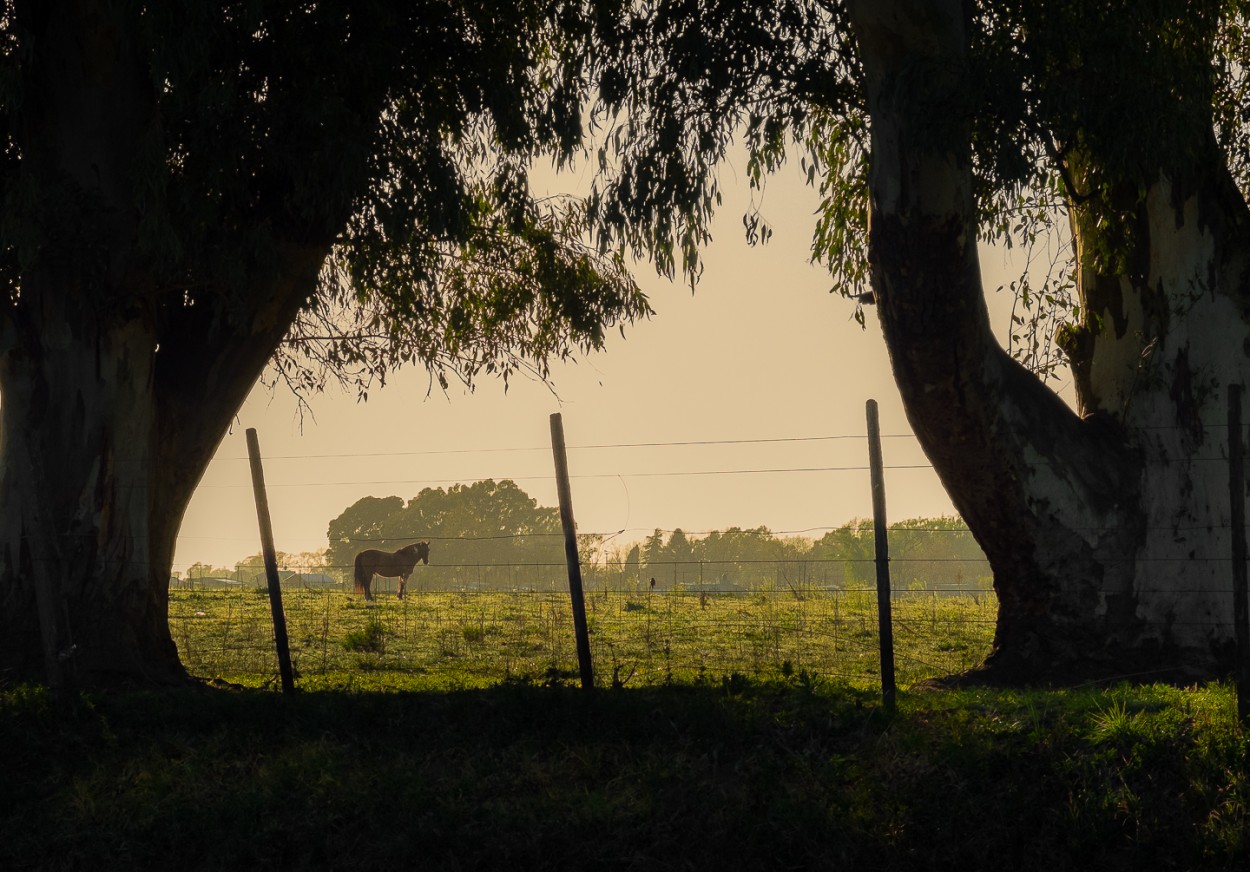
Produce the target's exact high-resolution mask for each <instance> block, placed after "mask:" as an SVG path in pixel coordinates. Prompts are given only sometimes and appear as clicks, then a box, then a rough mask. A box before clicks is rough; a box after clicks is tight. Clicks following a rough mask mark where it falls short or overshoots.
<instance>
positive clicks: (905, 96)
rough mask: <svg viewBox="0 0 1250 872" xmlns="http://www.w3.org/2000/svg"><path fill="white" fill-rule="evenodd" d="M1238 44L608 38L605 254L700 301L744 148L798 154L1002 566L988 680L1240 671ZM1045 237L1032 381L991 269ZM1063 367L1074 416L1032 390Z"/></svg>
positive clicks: (1157, 33)
mask: <svg viewBox="0 0 1250 872" xmlns="http://www.w3.org/2000/svg"><path fill="white" fill-rule="evenodd" d="M1246 25H1247V21H1246V15H1245V4H1243V3H1239V2H1219V0H1197V2H1181V0H1146V2H1143V0H1115V2H1087V0H1050V2H1048V0H1029V2H997V0H979V2H973V0H823V2H822V0H811V2H804V0H776V2H772V3H760V4H737V3H732V2H728V0H710V2H695V0H659V2H656V3H653V4H647V5H646V6H645V7H635V9H634V12H633V14H631V15H625V16H623V18H622V19H621V22H620V23H618V24H617V25H616V26H614V27H613V28H611V29H607V28H605V30H604V33H605V36H604V37H603V39H604V42H605V44H606V45H607V46H609V47H610V48H609V49H608V50H605V51H604V53H603V55H602V57H603V68H602V73H601V77H600V80H601V82H602V99H603V102H602V104H601V107H600V109H601V112H602V115H601V118H602V119H603V122H602V123H604V124H610V125H614V126H615V129H613V130H611V131H610V135H609V138H608V139H607V140H606V143H607V145H606V146H605V152H604V163H605V165H607V166H609V167H611V168H612V169H613V174H612V175H611V176H610V177H609V178H608V179H607V180H606V181H605V182H604V183H603V184H601V186H600V189H599V191H598V192H597V195H596V199H595V201H594V205H595V208H594V212H593V214H594V216H595V218H596V220H597V221H598V225H599V230H600V233H601V240H602V241H603V242H604V244H606V245H609V246H610V245H613V244H619V243H621V242H624V243H626V244H629V245H633V246H636V247H638V248H639V249H641V250H646V251H649V252H650V253H652V254H654V255H655V256H656V257H657V260H658V262H659V263H660V265H661V267H662V268H664V269H668V270H670V271H671V270H674V269H676V268H677V266H678V264H681V266H683V267H684V268H685V269H686V270H688V271H689V272H690V273H691V274H692V275H697V271H698V264H697V255H698V245H699V244H700V243H701V242H702V241H703V239H704V238H705V235H706V227H707V220H708V216H709V215H710V214H711V212H712V210H713V209H714V207H715V205H716V204H717V202H718V199H719V197H718V192H717V187H716V175H715V167H716V166H717V164H718V162H719V161H720V160H721V159H722V158H723V157H724V155H725V153H726V148H727V146H728V143H729V142H730V141H731V139H732V138H733V137H734V136H735V135H741V136H743V137H744V138H745V140H746V143H747V145H748V147H749V150H750V154H751V161H750V164H749V166H748V169H749V172H750V175H751V177H752V178H753V179H754V180H755V181H756V182H757V183H758V184H761V185H762V184H763V180H764V178H765V175H766V172H767V171H768V170H771V169H776V168H778V167H779V165H780V164H781V163H782V162H783V161H784V159H785V154H786V151H787V148H788V147H789V148H793V147H794V145H795V144H797V146H798V147H799V150H800V151H801V152H802V154H803V157H802V161H803V168H804V169H805V170H806V171H807V172H808V174H809V178H811V179H812V180H813V181H814V182H815V183H818V184H820V185H821V186H822V188H823V190H824V192H825V194H826V197H827V199H826V201H825V205H824V208H823V210H822V214H821V215H820V218H819V223H818V229H817V235H816V244H815V249H814V253H815V255H816V256H817V257H818V258H820V259H823V260H825V261H826V262H828V263H829V264H830V266H831V268H832V270H833V273H834V275H835V278H836V280H837V281H836V286H835V290H839V291H841V292H842V293H844V294H846V295H848V296H855V297H859V298H863V299H872V300H873V301H875V303H876V304H877V309H878V312H879V316H880V323H881V328H882V333H883V336H884V339H885V342H886V345H887V347H888V349H889V353H890V359H891V364H892V367H893V371H894V375H895V378H896V381H897V383H898V386H899V389H900V391H901V393H902V397H903V400H904V403H905V406H906V410H907V415H908V419H909V421H910V422H911V424H912V427H913V428H914V430H915V432H916V434H917V436H918V437H919V439H920V441H921V443H922V445H923V447H924V449H925V451H926V452H927V454H928V456H929V457H930V459H931V460H932V462H933V464H934V466H935V468H936V469H937V471H938V474H939V475H940V476H941V479H942V481H943V483H944V484H945V486H946V488H947V490H948V492H949V494H950V496H951V498H952V500H953V501H954V503H955V505H956V507H957V508H958V509H959V511H960V513H961V514H962V515H963V517H964V518H965V519H966V520H967V523H968V525H969V527H970V528H971V529H972V531H973V533H974V534H975V536H976V538H977V540H978V542H979V543H980V545H981V547H982V548H983V549H984V551H985V553H986V555H987V556H988V558H989V560H990V563H991V565H992V567H993V570H994V575H995V587H996V590H997V593H998V599H999V616H998V624H997V633H996V637H995V644H994V649H993V653H992V655H991V657H990V661H989V666H990V667H992V669H991V670H990V674H993V675H999V676H1005V677H1009V678H1012V679H1014V680H1035V679H1041V680H1052V679H1064V678H1069V677H1073V676H1079V675H1088V674H1131V673H1137V672H1142V671H1159V670H1162V671H1164V673H1167V672H1170V673H1171V674H1173V675H1183V674H1187V672H1193V673H1210V672H1212V671H1217V670H1219V669H1221V668H1224V667H1226V666H1227V664H1228V662H1229V656H1230V652H1231V647H1232V643H1233V628H1232V608H1231V603H1232V597H1231V580H1230V571H1229V567H1230V563H1229V559H1228V558H1229V556H1230V553H1231V549H1230V537H1231V536H1232V535H1233V534H1234V533H1238V534H1239V533H1241V532H1242V531H1234V530H1233V529H1232V527H1231V524H1230V513H1229V478H1228V465H1227V456H1228V444H1229V439H1228V437H1229V434H1228V432H1227V427H1226V420H1227V418H1226V389H1227V387H1228V386H1229V385H1233V384H1244V383H1245V382H1246V380H1247V376H1248V375H1250V358H1248V356H1250V273H1248V272H1247V268H1248V266H1250V212H1248V211H1247V205H1246V192H1247V188H1248V185H1247V181H1248V175H1247V166H1248V164H1250V161H1248V160H1247V157H1248V156H1250V152H1248V151H1247V142H1248V139H1247V135H1246V134H1247V118H1250V101H1248V100H1247V90H1246V73H1247V70H1250V56H1248V48H1250V45H1248V43H1247V39H1246ZM747 227H748V231H749V232H750V233H751V234H752V236H758V235H759V234H760V233H762V232H764V231H766V227H765V226H764V225H763V224H762V223H761V221H760V217H759V215H758V214H756V215H748V216H747ZM1038 232H1051V233H1060V234H1063V233H1066V234H1067V236H1066V238H1067V239H1069V240H1070V242H1071V246H1070V259H1069V262H1068V265H1067V272H1066V276H1067V280H1060V281H1057V282H1051V281H1047V282H1046V283H1045V284H1044V285H1043V286H1039V285H1038V284H1037V283H1036V281H1035V283H1034V285H1033V286H1032V287H1031V288H1029V287H1027V286H1026V289H1025V296H1024V298H1023V299H1022V301H1021V302H1022V308H1021V310H1020V311H1021V312H1022V313H1026V314H1028V315H1029V317H1022V318H1021V320H1022V321H1025V322H1028V321H1032V322H1033V323H1034V324H1035V325H1036V326H1038V327H1039V330H1041V331H1042V332H1040V333H1036V334H1035V335H1034V336H1033V337H1032V338H1031V339H1026V344H1025V345H1024V346H1023V352H1024V353H1023V355H1013V354H1012V353H1010V352H1011V350H1010V349H1004V348H1003V347H1002V346H1001V345H1000V344H999V343H998V342H997V341H996V340H995V338H994V334H993V333H992V332H991V329H990V320H989V317H988V314H987V307H986V303H985V288H984V287H983V284H982V275H981V270H980V268H979V264H978V242H979V241H983V240H986V239H996V240H998V241H1013V242H1017V243H1023V244H1026V245H1027V244H1029V243H1030V242H1031V241H1033V240H1034V239H1035V236H1036V234H1037V233H1038ZM761 304H763V305H766V304H767V301H766V299H764V300H761ZM1038 316H1042V317H1040V318H1039V317H1038ZM1047 324H1050V325H1052V326H1054V325H1057V329H1056V330H1054V332H1053V333H1052V332H1051V327H1049V326H1045V325H1047ZM1052 343H1053V347H1057V348H1060V349H1062V353H1063V355H1064V356H1065V359H1066V363H1067V364H1068V365H1069V366H1070V371H1071V375H1072V381H1073V382H1074V384H1075V388H1076V390H1075V402H1074V405H1075V408H1072V407H1070V406H1069V405H1068V404H1066V403H1065V402H1063V401H1062V400H1061V399H1060V398H1059V397H1058V396H1057V395H1056V393H1055V392H1054V390H1053V389H1052V388H1053V382H1052V383H1048V382H1047V381H1046V380H1045V379H1044V378H1042V377H1039V374H1038V372H1037V369H1038V367H1036V366H1034V367H1028V366H1026V365H1023V364H1024V363H1034V364H1037V363H1039V362H1041V363H1045V361H1044V360H1041V359H1040V358H1041V357H1044V354H1038V352H1044V351H1045V349H1046V348H1047V347H1052ZM1015 350H1020V349H1015ZM1017 357H1024V358H1026V359H1025V360H1024V361H1023V362H1022V361H1021V360H1018V359H1017ZM1244 485H1245V483H1244V482H1240V483H1238V484H1237V487H1241V488H1244Z"/></svg>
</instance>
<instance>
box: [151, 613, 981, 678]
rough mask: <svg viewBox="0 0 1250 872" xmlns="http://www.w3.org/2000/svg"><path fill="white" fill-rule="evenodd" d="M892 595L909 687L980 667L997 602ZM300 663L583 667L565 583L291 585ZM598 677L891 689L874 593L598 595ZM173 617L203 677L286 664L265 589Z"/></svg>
mask: <svg viewBox="0 0 1250 872" xmlns="http://www.w3.org/2000/svg"><path fill="white" fill-rule="evenodd" d="M896 596H897V597H898V599H897V600H896V602H895V603H894V609H893V612H894V620H893V623H894V638H895V658H896V662H897V672H898V682H899V684H900V685H901V686H904V687H906V686H909V685H910V684H912V683H914V682H916V681H919V680H921V679H926V678H933V677H939V676H944V675H951V674H956V673H959V672H961V671H963V670H965V669H968V668H969V667H971V666H974V665H976V664H977V663H979V662H981V660H982V659H983V658H984V657H985V655H986V653H987V652H988V651H989V644H990V639H991V635H992V632H993V619H994V608H995V605H994V600H993V596H992V595H989V594H982V595H980V596H973V595H959V596H934V595H932V594H930V593H927V592H923V591H915V592H910V591H908V592H901V593H899V594H897V595H896ZM283 601H284V611H285V613H286V620H287V630H288V637H289V640H290V648H291V652H292V660H293V662H294V665H295V668H296V670H297V672H298V674H299V676H300V683H301V684H302V685H303V686H307V687H328V686H344V685H345V684H346V685H350V684H351V683H352V682H355V683H358V684H359V683H361V682H363V683H364V684H367V685H368V686H371V687H377V686H385V685H386V684H387V683H388V682H389V683H390V684H392V685H393V686H395V687H403V688H406V689H461V688H482V687H490V686H492V685H496V684H499V683H501V682H521V683H525V682H531V683H533V682H538V683H543V682H546V683H551V682H553V681H556V682H558V681H562V680H569V679H570V678H572V677H575V676H576V675H577V659H576V653H575V647H574V635H573V622H572V615H571V609H570V606H569V598H568V595H567V593H564V594H561V593H558V592H547V593H535V592H524V593H501V592H471V593H447V592H430V591H420V590H416V591H410V592H409V595H408V597H406V598H405V599H404V600H402V601H401V600H398V599H396V598H395V597H393V596H384V597H380V598H379V599H378V600H377V601H375V602H373V603H366V602H365V601H364V600H362V599H361V598H359V597H355V596H349V595H346V594H344V593H341V592H337V591H310V590H290V591H285V592H284V594H283ZM586 607H587V622H588V625H589V628H590V637H591V651H592V657H593V660H594V664H595V672H596V682H597V683H598V684H600V685H611V684H617V685H624V686H628V687H639V686H654V685H660V684H667V683H674V682H675V683H697V682H701V681H707V680H716V679H718V678H719V677H721V676H728V675H740V676H746V677H751V678H756V679H767V678H773V677H784V676H788V675H792V674H793V675H800V674H801V675H806V676H809V677H810V678H820V679H837V680H839V681H842V682H843V683H845V684H847V685H849V686H855V687H877V686H879V684H880V654H879V647H878V641H877V639H878V631H877V610H876V602H875V594H873V593H871V592H869V591H864V590H841V591H815V592H806V593H801V594H796V593H795V592H793V591H789V590H784V591H775V590H760V591H756V592H753V593H742V594H702V595H700V594H698V593H689V592H680V591H678V592H673V591H667V592H662V593H661V592H653V591H650V590H641V591H630V592H607V591H600V592H593V593H591V594H589V595H588V596H587V598H586ZM170 627H171V629H172V632H173V635H174V640H175V641H176V642H177V643H178V648H179V652H180V653H181V656H182V658H183V661H184V662H185V663H186V664H187V666H188V668H189V669H190V671H191V672H192V674H195V675H199V676H204V677H210V678H211V677H220V678H224V679H226V680H229V681H232V682H237V683H242V684H248V685H255V684H258V683H263V682H265V681H267V680H271V679H272V677H273V676H274V675H275V673H276V672H277V660H276V656H275V654H274V644H273V629H272V620H271V617H270V610H269V601H268V598H267V594H266V592H265V591H264V590H251V589H248V590H234V591H178V590H176V591H172V592H171V600H170Z"/></svg>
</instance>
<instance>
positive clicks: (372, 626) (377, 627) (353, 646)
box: [343, 618, 389, 654]
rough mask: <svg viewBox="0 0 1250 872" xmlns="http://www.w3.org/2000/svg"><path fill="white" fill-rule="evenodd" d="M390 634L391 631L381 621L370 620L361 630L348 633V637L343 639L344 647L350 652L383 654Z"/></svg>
mask: <svg viewBox="0 0 1250 872" xmlns="http://www.w3.org/2000/svg"><path fill="white" fill-rule="evenodd" d="M388 633H389V631H388V630H387V629H386V627H385V626H383V624H382V622H381V621H379V620H378V619H377V618H370V619H369V622H368V623H367V624H365V625H364V626H363V627H361V628H360V629H359V630H349V631H348V632H347V635H346V636H344V637H343V647H344V648H345V649H346V650H348V651H357V652H361V653H366V654H383V653H385V652H386V637H387V635H388Z"/></svg>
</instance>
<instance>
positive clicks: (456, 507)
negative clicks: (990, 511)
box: [326, 479, 990, 592]
mask: <svg viewBox="0 0 1250 872" xmlns="http://www.w3.org/2000/svg"><path fill="white" fill-rule="evenodd" d="M561 536H562V534H561V527H560V515H559V510H558V509H556V508H553V507H548V506H540V505H538V503H537V501H536V500H535V499H533V498H532V497H530V496H529V495H528V494H526V493H525V491H524V490H522V489H521V488H520V487H518V486H517V484H516V483H515V482H513V481H510V480H507V479H505V480H503V481H500V482H495V481H491V480H487V481H480V482H476V483H474V484H471V485H453V486H452V487H450V488H447V489H445V490H444V489H442V488H426V489H425V490H422V491H421V493H419V494H418V495H417V496H416V497H414V498H413V499H411V500H409V501H408V502H407V503H405V502H404V500H402V499H401V498H400V497H397V496H391V497H383V498H378V497H364V498H363V499H361V500H358V501H357V502H356V503H354V504H353V505H351V506H350V507H348V508H347V509H346V510H344V511H343V513H342V514H341V515H339V516H338V517H337V518H335V519H334V520H333V521H331V522H330V525H329V529H328V538H329V548H328V550H327V552H326V554H327V556H326V565H327V566H328V568H329V569H328V571H330V572H332V573H337V574H338V575H340V576H342V577H344V578H347V577H349V576H350V573H351V568H352V561H353V558H354V557H355V555H356V553H357V552H358V551H360V550H362V549H365V548H381V549H385V550H394V549H397V548H400V547H402V546H404V545H407V544H409V543H411V542H414V541H416V540H419V539H425V540H428V541H430V543H431V548H430V555H431V556H430V565H429V566H428V567H426V566H423V567H420V568H419V570H418V574H417V577H416V581H417V583H424V584H427V585H429V586H432V587H435V588H445V587H446V588H453V589H455V588H463V589H478V588H482V589H512V588H522V589H529V588H534V589H543V588H548V587H552V586H559V585H562V584H564V578H565V575H564V550H563V541H562V538H561ZM578 546H579V549H580V553H581V555H582V575H583V579H584V581H585V583H586V584H587V586H590V587H594V586H600V585H602V586H608V587H612V588H631V587H636V588H642V587H646V588H648V589H650V588H651V587H652V584H651V582H652V579H654V580H655V584H654V588H655V589H659V590H671V589H674V588H676V587H681V588H684V589H691V590H695V589H701V590H709V591H734V590H748V589H758V588H760V587H776V588H778V589H781V590H785V589H791V590H793V591H795V592H799V591H802V590H809V589H813V588H819V587H857V586H864V585H869V584H872V583H873V580H874V579H875V577H876V576H875V572H876V570H875V565H874V562H873V561H874V554H875V552H874V541H873V532H872V522H871V521H865V520H855V521H851V522H850V523H848V524H844V525H843V526H841V527H839V528H837V529H835V530H831V531H829V532H828V533H826V534H825V535H824V536H822V537H821V538H819V539H811V538H806V537H796V536H779V535H777V534H774V533H773V532H771V531H770V530H769V529H768V528H767V527H755V528H752V529H741V528H737V527H734V528H730V529H728V530H723V531H721V530H716V531H712V532H710V533H705V534H698V535H695V534H691V533H687V532H685V531H684V530H681V529H677V530H673V531H671V532H670V531H664V530H655V531H654V532H653V533H652V534H651V535H650V536H647V537H646V538H645V539H644V540H643V541H642V542H640V543H630V544H626V545H619V546H614V545H612V544H610V543H609V542H607V541H605V539H604V537H603V536H602V535H601V534H591V535H582V536H579V537H578ZM890 557H891V567H892V576H893V582H894V585H895V586H896V588H904V587H926V588H928V587H943V586H946V587H964V588H970V587H980V588H988V587H989V586H990V580H989V576H990V571H989V566H988V564H987V563H986V561H985V556H984V555H983V554H982V553H981V550H980V548H978V547H977V544H976V541H975V540H974V539H973V538H972V534H971V533H970V532H969V530H968V528H967V526H966V525H965V524H964V523H963V522H962V521H960V520H959V519H958V518H926V519H914V520H908V521H902V522H900V523H897V524H894V525H893V526H891V528H890Z"/></svg>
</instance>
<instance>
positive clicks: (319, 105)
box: [0, 0, 646, 683]
mask: <svg viewBox="0 0 1250 872" xmlns="http://www.w3.org/2000/svg"><path fill="white" fill-rule="evenodd" d="M585 12H586V10H585V9H584V8H583V6H582V4H580V3H577V2H567V3H566V2H563V0H521V2H513V0H509V2H507V3H503V2H498V3H495V2H487V3H479V2H472V3H470V2H464V3H461V2H457V0H450V2H449V0H436V2H424V0H411V2H403V3H394V2H385V0H376V2H375V0H351V2H347V0H316V2H296V0H223V2H208V3H201V2H141V0H111V2H107V3H101V2H96V0H7V2H4V3H3V4H2V5H0V136H2V137H3V141H2V150H0V197H3V218H2V219H0V283H2V284H3V293H2V294H0V397H2V403H3V407H2V411H0V682H4V681H9V680H18V679H28V678H35V679H47V680H51V681H54V682H55V681H60V680H64V681H66V682H70V681H78V682H81V683H101V682H107V681H113V680H137V681H145V682H177V681H180V680H183V678H184V673H183V669H182V667H181V665H180V663H179V660H178V655H177V651H176V649H175V645H174V643H173V641H172V640H171V638H170V633H169V627H168V622H167V584H168V579H169V569H170V563H171V560H172V554H173V549H174V542H175V537H176V535H177V531H178V527H179V524H180V521H181V518H182V514H183V511H184V509H185V507H186V505H187V502H188V500H189V498H190V496H191V493H192V491H193V489H194V488H195V486H196V484H197V482H198V480H199V478H200V476H201V474H202V472H203V470H204V468H205V466H206V464H207V463H208V461H209V459H210V457H211V455H212V453H213V451H214V449H215V447H216V446H217V444H218V443H219V441H220V440H221V438H222V436H223V435H224V433H225V431H226V428H227V426H228V424H229V422H230V418H231V416H232V415H233V414H234V412H235V411H236V409H237V408H238V407H239V405H240V404H241V402H242V401H243V399H244V397H245V396H246V394H247V392H248V391H249V390H250V389H251V387H252V386H253V384H254V383H255V382H256V380H257V378H258V376H259V375H260V374H261V372H262V370H263V369H264V367H265V366H266V362H267V361H270V360H271V358H274V355H275V351H277V350H279V349H280V343H282V342H283V339H284V337H287V338H288V339H290V340H292V342H294V343H295V345H294V346H288V348H291V347H293V348H295V349H296V350H299V351H303V352H306V354H305V356H304V357H302V358H293V357H291V356H290V355H287V356H285V357H281V362H280V368H279V370H278V372H279V373H280V374H281V375H282V376H284V377H285V378H286V379H288V380H289V381H291V382H292V383H293V384H295V386H296V387H297V388H304V387H307V386H309V385H312V384H315V383H316V382H317V380H318V379H319V378H320V377H321V376H322V374H323V373H324V372H326V371H329V372H333V373H337V374H339V375H340V376H342V377H345V378H349V379H356V380H359V382H360V383H361V385H362V390H363V389H364V387H365V386H367V384H368V383H369V381H370V380H371V379H375V378H377V377H380V376H381V375H382V374H383V373H384V372H385V370H386V369H387V368H388V367H390V366H392V365H395V364H397V363H401V362H405V361H408V362H418V363H421V364H424V365H425V366H427V367H428V368H429V369H430V371H431V372H432V373H433V374H434V376H435V377H436V378H438V379H440V380H442V379H446V378H447V377H448V376H449V375H453V376H454V375H459V376H462V377H466V378H471V377H472V376H473V375H474V374H476V373H479V372H482V371H490V372H503V373H504V374H505V375H506V374H507V373H508V372H509V371H511V369H512V368H513V367H515V366H517V365H519V364H521V363H526V364H529V365H534V366H537V367H539V368H540V369H541V368H542V367H543V366H545V362H546V361H547V360H548V359H550V358H551V357H553V356H561V355H565V354H568V353H570V352H571V351H572V350H574V349H577V348H585V347H589V346H597V345H598V344H600V342H601V340H602V335H603V329H604V328H605V326H607V325H610V324H613V323H615V322H618V321H620V320H622V319H628V318H631V317H634V316H636V315H638V314H641V313H644V312H645V311H646V303H645V300H644V299H643V298H642V297H641V296H640V295H639V294H638V293H637V291H636V289H635V287H634V286H633V284H632V282H630V281H629V280H628V278H627V276H626V274H625V273H624V271H623V269H621V266H620V263H619V261H614V260H612V259H611V258H601V257H598V256H597V255H595V254H594V253H593V252H590V251H588V250H586V249H585V248H584V247H582V246H581V245H580V243H579V239H580V235H579V233H578V232H577V231H570V229H569V228H570V226H571V224H570V222H573V221H574V219H576V217H577V216H576V213H575V212H570V211H569V210H567V209H563V208H556V207H554V206H552V205H551V204H546V205H544V204H540V203H536V202H534V201H533V199H532V198H531V197H530V196H529V194H528V192H527V188H526V185H525V182H524V179H525V176H524V168H525V165H526V162H527V160H528V159H529V158H531V157H532V156H533V155H534V154H536V153H538V152H551V153H554V154H557V155H567V154H568V153H569V150H570V149H571V148H572V147H573V146H574V145H576V144H577V143H578V141H579V138H580V136H581V133H582V125H581V118H580V107H581V105H582V99H583V87H582V76H581V71H582V62H581V59H582V58H584V57H585V56H586V49H585V38H586V37H587V34H588V32H587V26H588V25H587V24H586V14H585ZM323 367H324V368H325V369H322V368H323Z"/></svg>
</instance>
